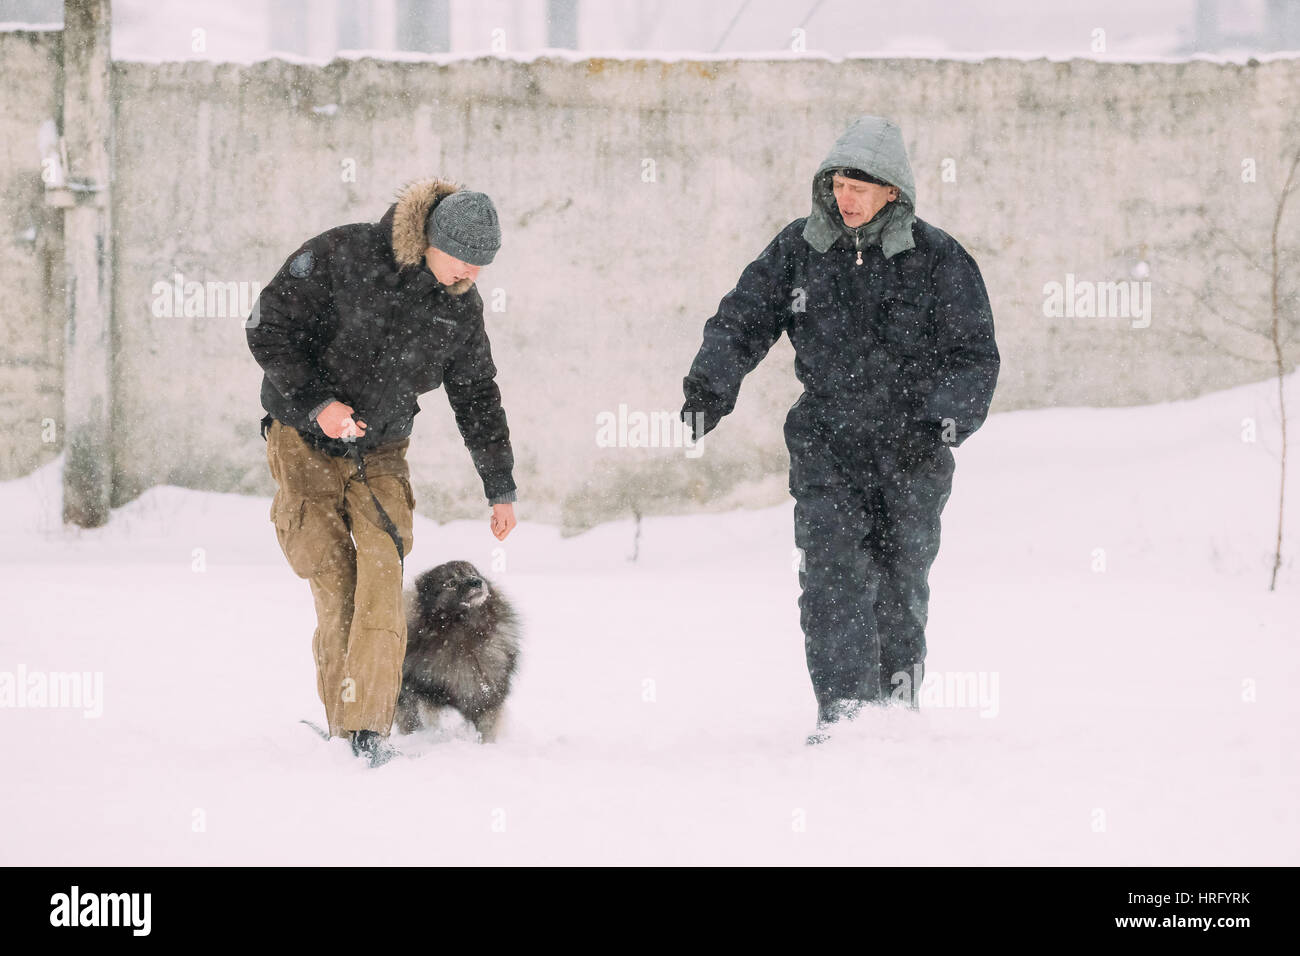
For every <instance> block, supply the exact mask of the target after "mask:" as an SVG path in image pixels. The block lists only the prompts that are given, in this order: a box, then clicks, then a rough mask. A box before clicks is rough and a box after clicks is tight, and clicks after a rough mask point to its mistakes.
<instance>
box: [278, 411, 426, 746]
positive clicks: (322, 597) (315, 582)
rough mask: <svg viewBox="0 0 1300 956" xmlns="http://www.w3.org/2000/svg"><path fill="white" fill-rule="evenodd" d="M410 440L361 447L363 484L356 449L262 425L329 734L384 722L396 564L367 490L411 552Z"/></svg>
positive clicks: (395, 668) (396, 631)
mask: <svg viewBox="0 0 1300 956" xmlns="http://www.w3.org/2000/svg"><path fill="white" fill-rule="evenodd" d="M409 444H410V439H409V438H403V439H401V440H400V441H396V442H391V443H389V444H386V445H381V446H380V447H378V448H376V449H374V450H373V451H370V452H367V453H365V456H364V457H365V466H366V478H367V479H368V480H369V482H370V489H369V490H367V488H366V486H365V484H363V483H362V481H361V477H360V475H359V474H358V473H357V464H356V461H355V459H353V458H351V457H347V458H335V457H334V456H332V455H329V454H327V453H325V452H323V451H320V450H318V449H316V448H313V447H312V446H311V445H309V444H307V442H306V441H304V440H303V437H302V435H300V434H299V433H298V432H297V430H295V429H294V428H292V427H290V426H288V425H285V424H283V423H282V422H280V421H278V420H272V422H271V427H270V428H269V429H268V430H267V439H266V461H267V464H268V465H269V466H270V468H271V477H272V478H274V479H275V483H276V486H277V490H276V492H275V498H274V500H273V501H272V502H271V520H272V521H273V522H275V535H276V538H278V539H279V542H280V548H281V550H283V551H284V556H285V557H286V558H287V559H288V560H289V566H290V567H291V568H292V569H293V571H294V573H295V574H297V575H298V577H300V578H306V579H307V582H308V583H309V584H310V585H311V593H312V597H313V598H315V601H316V632H315V634H314V635H313V637H312V653H313V654H314V656H315V658H316V690H317V693H318V694H320V699H321V702H322V703H323V704H324V705H325V718H326V721H327V722H328V724H329V732H330V735H331V736H336V737H342V736H344V735H345V734H346V733H347V732H348V731H352V730H374V731H378V732H379V733H381V734H385V735H386V734H388V732H389V730H390V729H391V728H392V724H393V710H394V708H395V707H396V705H397V695H398V693H399V691H400V690H401V687H402V658H403V657H404V656H405V655H406V618H405V616H404V615H403V613H402V569H401V565H400V562H399V559H398V555H397V547H396V545H394V543H393V539H392V538H391V537H389V535H388V533H387V532H386V531H385V530H384V525H383V520H382V519H381V518H380V517H379V512H378V511H377V510H376V509H375V504H374V501H373V500H372V499H371V497H370V492H371V491H373V492H374V493H375V497H376V498H378V499H379V503H380V504H381V505H383V508H384V510H385V511H386V512H388V517H389V518H390V519H391V520H392V522H393V524H394V525H396V527H397V531H398V534H399V535H400V536H401V538H402V547H403V549H404V552H405V553H406V554H410V552H411V545H412V543H413V539H412V535H411V515H412V512H413V510H414V508H415V496H414V495H413V494H412V493H411V480H410V469H409V468H408V467H407V464H406V449H407V446H408V445H409Z"/></svg>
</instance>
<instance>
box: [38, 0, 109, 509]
mask: <svg viewBox="0 0 1300 956" xmlns="http://www.w3.org/2000/svg"><path fill="white" fill-rule="evenodd" d="M109 6H110V2H109V0H65V3H64V6H63V141H64V146H65V147H66V155H67V163H68V169H67V170H66V171H65V173H66V174H65V176H64V180H63V183H62V184H61V185H60V186H58V187H56V188H53V189H50V190H49V191H48V193H47V199H48V200H49V202H50V203H51V204H53V205H57V206H62V207H64V219H63V224H64V225H63V242H64V261H65V264H66V267H67V307H68V314H67V323H66V326H65V334H64V353H63V410H64V419H65V422H64V432H63V447H64V455H65V457H64V464H63V520H64V522H67V523H72V524H76V525H80V526H81V527H84V528H94V527H98V526H100V525H102V524H105V523H106V522H107V521H108V518H109V510H110V493H111V491H112V484H113V460H112V447H113V446H112V442H111V436H110V434H109V423H110V414H111V410H112V408H111V404H112V387H111V386H112V381H111V375H112V359H113V335H112V316H113V309H112V288H113V285H112V280H113V273H112V268H113V245H112V230H111V222H110V220H109V212H110V207H109V184H110V182H111V180H112V168H111V157H112V148H113V146H112V137H113V115H112V106H111V103H110V101H109V92H110V86H109V83H110V78H111V75H112V69H113V64H112V58H111V56H110V53H109Z"/></svg>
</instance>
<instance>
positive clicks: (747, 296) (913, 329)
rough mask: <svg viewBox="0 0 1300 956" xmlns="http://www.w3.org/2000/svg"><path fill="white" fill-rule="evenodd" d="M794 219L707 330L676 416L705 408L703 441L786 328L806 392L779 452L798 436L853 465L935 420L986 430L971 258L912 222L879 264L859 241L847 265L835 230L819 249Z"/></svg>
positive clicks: (986, 373)
mask: <svg viewBox="0 0 1300 956" xmlns="http://www.w3.org/2000/svg"><path fill="white" fill-rule="evenodd" d="M806 221H807V219H806V217H805V218H801V219H796V220H795V221H794V222H792V223H790V224H789V225H788V226H786V227H785V228H784V229H782V230H781V232H780V233H779V234H778V235H777V236H776V238H775V239H773V240H772V241H771V243H769V244H768V246H767V248H766V249H764V250H763V253H762V254H761V255H760V256H759V257H758V258H757V259H756V260H754V261H753V262H752V263H750V264H749V265H748V266H747V267H746V268H745V270H744V272H743V273H742V274H741V276H740V280H739V281H738V282H737V283H736V287H735V288H734V289H733V290H732V291H731V292H729V293H727V295H726V296H725V297H724V298H723V299H722V302H721V304H720V305H719V306H718V311H717V313H716V314H714V315H713V317H712V318H710V319H709V320H708V322H707V323H706V324H705V327H704V342H703V344H702V345H701V347H700V350H699V352H698V353H697V355H696V356H695V361H694V362H693V363H692V365H691V369H690V373H689V374H688V375H687V376H686V378H685V380H684V391H685V394H686V403H685V405H684V406H683V409H682V412H683V416H684V417H686V416H687V414H688V413H692V412H698V413H703V415H704V430H703V432H702V434H703V433H707V432H708V431H709V430H710V429H712V428H713V427H714V426H716V425H717V423H718V420H719V419H720V418H721V417H722V416H724V415H726V414H728V413H729V412H730V411H731V410H732V409H733V408H734V407H735V404H736V397H737V395H738V394H739V391H740V383H741V380H742V379H743V378H744V377H745V376H746V375H747V374H749V372H750V371H752V370H753V369H754V367H755V366H756V365H757V364H758V363H759V361H760V360H761V359H762V358H763V356H764V355H766V354H767V352H768V350H769V349H770V348H771V347H772V345H773V344H774V343H775V342H776V340H777V339H778V338H779V337H780V336H781V334H782V333H783V332H784V333H785V334H787V335H788V336H789V337H790V341H791V343H792V344H793V345H794V350H795V375H796V376H797V377H798V379H799V381H800V382H801V383H802V384H803V386H804V393H803V395H801V396H800V398H799V400H798V401H797V402H796V403H795V405H794V406H793V407H792V408H791V409H790V414H789V416H788V417H787V424H786V435H787V439H788V441H787V444H789V445H790V446H791V447H790V451H791V454H795V453H796V451H797V449H796V447H795V444H796V443H794V442H790V441H789V438H790V436H791V435H792V434H797V435H800V436H802V437H804V438H807V439H810V440H820V441H825V442H826V443H827V444H828V445H829V447H830V449H831V451H832V452H834V454H835V456H836V457H837V458H839V459H840V460H841V461H843V462H844V463H845V464H846V465H848V466H849V467H853V468H858V467H861V466H862V465H863V464H864V463H865V462H866V461H868V460H874V459H875V456H874V454H873V450H874V449H875V448H876V447H877V446H878V445H879V444H880V443H886V442H888V443H895V442H899V441H905V440H915V436H916V435H917V434H918V433H919V432H928V433H929V434H932V435H934V436H935V438H934V440H935V441H938V440H939V429H941V428H942V427H943V426H944V425H945V424H946V423H947V422H946V420H950V421H951V427H950V433H949V434H950V436H951V438H952V440H951V442H950V443H951V444H953V445H960V444H961V443H962V442H963V441H965V440H966V439H967V438H969V437H970V435H971V434H973V433H974V432H975V430H976V429H978V428H979V427H980V425H981V424H982V423H983V422H984V419H985V416H986V415H987V414H988V408H989V404H990V403H991V401H992V399H993V390H994V387H995V385H996V384H997V377H998V369H999V365H1000V357H999V354H998V349H997V345H996V343H995V342H994V338H993V314H992V310H991V308H990V306H989V300H988V294H987V292H986V290H985V288H984V281H983V279H982V277H981V276H980V271H979V267H978V266H977V265H976V264H975V260H974V259H972V258H971V256H970V254H969V253H967V252H966V250H965V249H963V248H962V247H961V245H960V244H959V243H958V242H957V241H956V240H955V239H953V238H952V237H951V236H950V235H948V234H947V233H946V232H944V231H943V230H942V229H938V228H936V227H934V226H931V225H930V224H928V223H926V222H924V221H923V220H921V219H919V218H918V219H917V220H916V221H915V222H914V223H913V225H912V237H913V240H914V242H915V247H914V248H912V249H908V250H906V251H904V252H899V253H897V254H895V255H894V256H893V257H892V258H888V259H887V258H885V256H884V254H883V253H882V251H881V249H880V246H879V245H873V246H869V247H868V248H866V249H864V250H863V253H862V255H863V262H862V264H861V265H856V264H855V262H856V255H857V253H856V252H855V251H854V248H853V244H852V242H851V241H850V239H849V238H848V236H847V235H845V236H844V237H843V238H841V239H839V240H837V241H836V242H835V243H834V244H833V245H832V246H831V247H830V248H829V249H827V251H826V252H825V253H818V252H817V251H816V250H814V249H813V248H812V247H811V246H810V245H809V243H808V242H807V241H806V240H805V239H804V238H803V231H804V225H805V223H806ZM687 420H688V421H692V420H693V419H690V418H688V419H687ZM798 444H801V445H802V444H803V443H802V442H800V443H798Z"/></svg>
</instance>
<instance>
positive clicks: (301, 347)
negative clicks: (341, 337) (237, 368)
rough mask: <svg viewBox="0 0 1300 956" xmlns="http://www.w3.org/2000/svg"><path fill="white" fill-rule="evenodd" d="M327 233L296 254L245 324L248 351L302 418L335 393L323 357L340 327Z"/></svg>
mask: <svg viewBox="0 0 1300 956" xmlns="http://www.w3.org/2000/svg"><path fill="white" fill-rule="evenodd" d="M329 268H330V258H329V243H328V242H327V241H326V240H325V237H324V236H323V235H321V236H317V237H316V238H314V239H310V240H308V241H307V242H306V243H304V244H303V245H302V246H301V247H300V248H299V249H298V250H297V251H296V252H295V253H294V254H293V255H291V256H290V257H289V258H288V259H287V260H285V263H284V265H283V266H281V267H280V271H279V272H277V273H276V275H275V278H274V279H272V280H271V281H270V283H268V284H267V286H266V288H264V289H263V290H262V292H261V295H259V296H258V299H257V303H256V305H255V306H254V309H253V312H252V314H251V315H250V316H249V318H248V321H247V322H246V323H245V329H246V336H247V338H248V348H249V350H250V351H251V352H252V353H253V358H254V359H256V360H257V364H258V365H260V366H261V367H262V371H263V372H265V373H266V377H267V379H268V380H270V382H271V384H272V385H273V386H275V388H276V390H277V391H278V392H279V393H280V394H281V395H283V396H284V398H285V400H286V402H288V403H289V404H290V405H291V406H292V408H293V409H294V410H295V411H296V412H298V413H299V415H300V416H301V417H303V418H304V419H305V418H306V416H307V414H308V412H309V411H310V410H311V409H313V408H315V407H316V406H318V405H319V404H320V403H321V402H323V401H325V400H326V399H327V398H329V397H330V396H331V395H332V394H333V389H332V388H331V387H330V384H329V382H328V381H327V380H326V377H325V375H324V374H323V373H322V372H321V369H320V366H319V364H318V362H317V356H318V355H319V354H320V352H321V350H322V349H323V348H324V347H325V346H326V345H327V344H328V343H329V341H330V340H331V338H332V337H333V332H334V329H335V327H336V325H337V322H336V319H335V315H334V302H333V296H332V294H331V292H330V281H329Z"/></svg>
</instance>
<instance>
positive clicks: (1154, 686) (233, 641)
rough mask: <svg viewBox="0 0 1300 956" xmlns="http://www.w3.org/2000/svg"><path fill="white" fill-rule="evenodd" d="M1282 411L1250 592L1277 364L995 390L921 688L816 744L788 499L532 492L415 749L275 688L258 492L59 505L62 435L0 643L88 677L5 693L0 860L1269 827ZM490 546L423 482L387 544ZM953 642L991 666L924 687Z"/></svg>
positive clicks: (452, 857) (748, 851) (1279, 818)
mask: <svg viewBox="0 0 1300 956" xmlns="http://www.w3.org/2000/svg"><path fill="white" fill-rule="evenodd" d="M1288 385H1289V400H1288V405H1289V407H1290V412H1291V416H1292V417H1291V421H1292V423H1293V425H1292V428H1293V434H1300V377H1298V376H1295V375H1293V376H1291V377H1290V379H1289V380H1288ZM1248 418H1249V419H1254V420H1255V421H1256V423H1257V425H1258V429H1259V440H1258V441H1257V442H1255V443H1249V442H1244V441H1243V440H1242V428H1243V424H1242V422H1243V419H1248ZM723 427H724V428H725V423H724V426H723ZM1292 443H1293V448H1292V467H1291V474H1292V476H1293V478H1292V480H1291V481H1290V482H1289V484H1290V515H1291V518H1290V528H1289V534H1288V538H1287V540H1288V547H1287V551H1286V553H1287V554H1288V555H1289V558H1288V562H1287V564H1286V566H1285V567H1284V569H1283V573H1282V575H1281V577H1280V580H1279V586H1278V589H1277V590H1276V591H1275V592H1272V593H1270V592H1269V591H1268V590H1267V585H1268V576H1269V568H1270V566H1271V555H1272V547H1273V539H1274V534H1275V521H1276V512H1277V481H1278V467H1277V456H1278V445H1279V439H1278V437H1277V408H1276V386H1275V385H1270V384H1267V383H1264V384H1259V385H1251V386H1246V387H1242V388H1236V389H1232V390H1229V391H1226V392H1221V393H1218V394H1214V395H1210V396H1206V397H1204V398H1201V399H1197V400H1194V401H1189V402H1178V403H1169V404H1164V405H1159V406H1151V407H1141V408H1126V409H1105V410H1097V409H1054V410H1047V411H1033V412H1014V413H1010V414H1002V415H996V416H994V417H992V418H991V419H990V420H989V421H988V423H987V424H986V425H985V427H984V429H983V430H982V431H981V432H980V434H978V435H976V436H975V437H974V438H973V439H972V440H971V441H970V442H969V443H968V445H967V446H966V447H963V448H961V449H959V450H958V451H957V472H956V477H955V481H954V490H953V495H952V498H951V500H950V502H949V505H948V508H947V510H946V512H945V514H944V529H943V547H942V550H941V551H940V555H939V559H938V561H937V563H936V564H935V567H934V571H933V573H932V575H931V586H932V591H933V598H932V601H931V617H930V627H929V630H928V638H929V644H930V655H929V658H928V668H929V672H928V674H929V678H928V682H929V687H928V688H927V690H926V691H925V692H924V693H925V694H926V695H928V702H927V704H926V706H925V707H924V709H923V710H922V712H921V713H920V714H907V713H884V714H882V715H880V719H879V720H878V721H877V722H876V723H875V724H867V725H864V726H862V727H860V728H857V729H856V731H855V733H854V734H853V736H851V737H844V738H840V739H837V740H834V741H832V742H831V743H830V744H828V745H825V746H823V747H820V748H810V747H806V746H804V744H803V739H804V736H805V734H806V733H807V732H808V731H809V730H810V728H811V720H812V717H813V705H812V694H811V688H810V685H809V682H808V677H807V672H806V670H805V666H804V660H803V642H802V636H801V634H800V631H799V625H798V611H797V607H796V603H795V602H796V598H797V593H798V582H797V579H796V575H795V573H794V571H793V566H794V562H793V558H792V550H793V542H792V520H791V507H790V506H789V505H785V506H781V507H776V508H771V509H767V510H761V511H752V512H735V513H730V514H725V515H718V516H708V517H690V518H654V519H648V520H646V521H645V522H644V523H643V526H642V529H641V539H640V553H639V557H638V560H636V561H635V562H632V561H630V560H628V557H629V555H630V554H631V552H632V542H633V529H632V527H631V525H630V524H629V523H615V524H610V525H605V526H602V527H600V528H597V529H595V530H593V531H591V532H589V533H587V534H584V535H581V536H578V537H575V538H569V539H565V538H562V537H561V536H560V535H559V533H558V532H557V531H556V530H555V529H553V528H551V527H547V526H542V525H537V524H532V523H529V522H528V521H527V520H525V521H524V522H523V523H522V524H521V525H520V526H519V528H518V529H517V530H516V531H515V532H514V534H513V535H512V536H511V538H510V540H509V543H508V547H507V548H506V557H507V561H508V566H507V568H506V569H505V570H504V571H496V572H491V571H489V576H491V577H493V578H495V579H496V580H497V581H498V582H499V583H500V584H501V586H502V587H503V588H504V589H508V591H509V594H510V595H511V596H512V597H513V599H514V600H515V602H516V603H517V604H518V606H519V607H520V609H521V610H522V612H523V615H524V617H525V620H526V659H525V662H524V665H523V668H522V671H521V675H520V679H519V681H518V684H517V692H516V695H515V697H514V698H513V706H512V710H511V715H510V723H509V725H508V727H507V729H506V731H505V733H504V735H503V739H502V741H501V742H500V743H498V744H496V745H493V746H481V745H477V744H475V743H472V742H470V741H469V740H468V739H467V734H466V733H465V731H464V728H460V729H458V728H457V727H456V726H454V724H453V726H451V727H450V728H448V729H445V730H443V731H442V732H441V733H426V734H424V735H422V736H420V737H418V738H406V739H402V738H396V737H395V738H394V739H395V740H397V741H399V742H401V743H403V745H404V746H406V747H407V749H408V750H409V751H410V752H411V753H413V754H416V755H418V759H402V760H397V761H394V762H393V763H390V764H388V765H387V766H384V767H382V768H379V769H377V770H368V769H365V768H364V767H362V766H361V764H360V763H359V762H358V761H357V760H356V759H355V758H353V757H352V756H351V754H350V752H348V749H347V745H346V744H345V743H343V742H342V741H338V740H336V741H332V742H331V743H330V744H326V743H324V742H322V741H321V740H319V739H318V738H316V737H314V736H313V735H312V734H311V733H310V732H309V731H308V730H307V729H306V728H305V727H303V726H302V725H301V724H299V723H298V720H299V718H303V717H309V718H312V719H315V720H318V721H319V720H321V718H322V708H321V706H320V703H319V701H318V700H317V698H316V691H315V677H314V671H313V665H312V658H311V650H310V641H311V633H312V628H313V614H312V603H311V597H310V593H309V590H308V587H307V584H306V582H304V581H302V580H300V579H298V578H296V577H294V576H293V575H292V573H291V572H290V571H289V569H288V567H287V565H286V564H285V562H284V560H283V557H282V556H281V554H280V552H279V549H278V547H277V545H276V542H275V537H274V533H273V529H272V526H271V524H270V522H269V521H268V520H267V512H268V507H269V501H268V500H267V499H249V498H243V497H239V496H234V495H220V494H209V493H199V492H193V491H188V490H183V489H178V488H173V487H160V488H155V489H152V490H151V491H149V492H148V493H146V494H145V495H143V496H141V497H140V498H139V499H138V500H136V501H134V502H132V503H131V504H130V505H129V506H127V507H125V508H122V509H120V510H119V511H118V512H116V513H114V515H113V519H112V521H111V523H110V524H109V525H108V526H107V527H105V528H102V529H98V530H95V531H78V530H76V529H63V528H62V527H61V525H60V522H59V474H58V467H59V462H56V463H54V464H53V465H51V466H48V467H46V468H43V469H41V470H40V471H38V472H36V473H34V474H32V475H30V476H27V477H25V478H23V479H20V480H17V481H12V482H8V483H5V484H0V507H3V509H4V514H5V516H6V520H5V527H4V531H3V537H0V565H3V568H2V570H0V581H2V583H0V595H2V596H3V604H4V607H5V608H6V610H7V611H8V615H7V618H8V619H7V622H6V623H7V626H6V627H5V628H4V629H3V631H2V632H0V679H3V675H4V674H6V673H8V674H9V675H11V676H10V678H9V679H10V681H11V684H12V681H13V680H14V679H15V678H16V676H17V674H18V672H19V669H20V668H21V669H22V670H23V673H24V674H26V675H31V674H34V673H36V674H48V673H50V672H74V671H75V672H89V673H91V674H96V673H99V674H102V701H95V702H92V707H93V709H99V708H100V707H102V715H101V716H98V717H95V716H86V715H84V714H83V713H82V710H81V709H79V708H62V709H52V708H41V707H34V706H29V707H22V708H18V707H6V708H4V709H0V778H2V779H3V784H2V785H0V820H3V821H5V823H4V833H3V838H0V863H8V864H77V865H102V864H235V863H306V864H326V863H328V864H352V863H404V864H448V863H450V864H479V863H548V864H550V863H598V862H599V863H611V862H612V863H724V862H725V863H806V864H829V863H838V864H847V863H861V864H886V865H897V864H914V863H926V864H964V863H993V864H1022V863H1053V864H1058V863H1069V864H1144V865H1147V864H1149V865H1157V864H1191V865H1227V864H1289V865H1295V864H1297V863H1300V839H1298V837H1300V827H1297V806H1300V800H1297V797H1298V796H1300V793H1298V791H1297V782H1298V781H1300V774H1298V773H1297V754H1298V753H1300V720H1298V719H1297V718H1298V717H1300V694H1297V690H1296V689H1297V687H1300V667H1297V664H1298V662H1300V650H1298V649H1297V643H1298V642H1297V638H1300V568H1297V562H1296V560H1295V555H1296V545H1295V542H1296V541H1297V536H1300V481H1296V480H1295V479H1294V475H1295V473H1296V471H1298V470H1300V453H1298V452H1297V449H1300V444H1298V443H1296V441H1295V439H1294V438H1293V439H1292ZM519 511H520V513H521V515H522V516H523V517H524V518H525V519H526V517H527V502H523V503H521V505H520V506H519ZM496 546H497V542H496V540H495V539H494V538H492V537H490V535H489V533H488V529H487V521H486V515H485V518H484V520H483V521H482V522H461V523H456V524H451V525H445V526H438V525H436V524H434V523H432V522H430V521H427V520H423V519H417V525H416V532H415V548H414V551H413V553H412V556H411V559H410V560H411V566H410V568H408V570H407V575H408V578H410V577H412V576H413V575H414V574H416V573H418V572H419V571H420V570H422V569H424V568H426V567H429V566H431V565H433V564H435V563H438V562H440V561H443V560H447V559H451V558H467V559H469V560H472V561H474V562H476V563H478V564H479V565H480V567H481V568H483V569H484V570H488V569H489V568H490V567H491V565H492V551H493V548H494V547H496ZM196 549H201V551H200V552H196ZM1095 549H1104V554H1102V553H1100V552H1097V551H1096V550H1095ZM1103 560H1104V570H1095V568H1096V567H1100V566H1101V564H1100V562H1101V561H1103ZM965 679H969V680H972V681H975V682H978V681H979V680H980V679H982V680H983V681H984V683H983V684H982V685H980V684H978V683H975V684H974V685H973V686H974V687H975V688H977V689H978V688H979V687H980V686H982V687H983V690H984V693H985V697H984V699H983V700H980V699H967V700H965V701H961V700H958V699H956V698H955V697H953V696H949V697H948V698H947V699H943V694H942V688H943V685H944V683H945V682H946V683H947V686H949V687H950V688H952V689H953V690H955V688H956V686H957V682H958V681H959V680H965ZM90 686H92V687H93V678H92V682H91V685H90ZM936 688H937V689H936ZM26 702H28V703H31V702H32V701H30V700H27V701H26Z"/></svg>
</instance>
